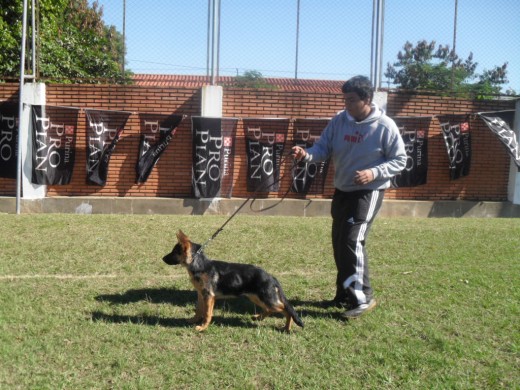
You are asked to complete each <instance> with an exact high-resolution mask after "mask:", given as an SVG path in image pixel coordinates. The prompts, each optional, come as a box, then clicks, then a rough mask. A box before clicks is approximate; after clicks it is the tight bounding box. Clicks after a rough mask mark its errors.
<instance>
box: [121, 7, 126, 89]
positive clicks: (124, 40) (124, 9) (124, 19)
mask: <svg viewBox="0 0 520 390" xmlns="http://www.w3.org/2000/svg"><path fill="white" fill-rule="evenodd" d="M125 58H126V0H123V63H122V64H121V70H122V72H123V74H122V77H123V80H124V79H125Z"/></svg>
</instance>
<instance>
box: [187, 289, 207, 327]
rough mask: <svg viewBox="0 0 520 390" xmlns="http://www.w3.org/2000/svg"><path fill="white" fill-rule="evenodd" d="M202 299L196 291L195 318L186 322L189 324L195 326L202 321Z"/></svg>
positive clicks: (200, 294)
mask: <svg viewBox="0 0 520 390" xmlns="http://www.w3.org/2000/svg"><path fill="white" fill-rule="evenodd" d="M203 307H204V299H203V297H202V293H201V292H200V291H197V306H196V308H195V316H194V317H192V318H190V319H189V320H188V322H189V323H190V324H197V323H199V322H201V321H202V320H203V319H204V309H203Z"/></svg>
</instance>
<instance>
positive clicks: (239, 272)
mask: <svg viewBox="0 0 520 390" xmlns="http://www.w3.org/2000/svg"><path fill="white" fill-rule="evenodd" d="M177 240H178V243H177V244H176V245H175V246H174V247H173V250H172V251H171V252H170V253H169V254H167V255H166V256H164V257H163V261H164V262H165V263H166V264H169V265H176V264H181V265H183V266H184V267H185V268H186V269H187V270H188V274H189V275H190V279H191V283H192V284H193V286H194V287H195V289H196V290H197V309H196V311H195V317H193V319H191V320H190V322H192V323H197V324H199V325H198V326H197V327H196V328H195V329H197V330H198V331H203V330H206V329H207V328H208V326H209V324H210V323H211V319H212V317H213V307H214V305H215V299H217V298H229V297H238V296H246V297H247V298H249V300H250V301H251V302H253V303H254V304H256V305H258V306H260V307H261V308H262V309H263V312H262V313H261V314H258V315H255V316H253V319H254V320H263V319H264V318H265V317H267V316H270V315H271V314H273V313H282V314H283V315H284V316H285V319H286V322H285V326H284V327H283V330H284V331H286V332H290V330H291V325H292V322H293V321H294V322H296V324H297V325H299V326H301V327H302V328H303V322H302V320H301V319H300V318H299V317H298V315H297V314H296V311H295V310H294V308H293V307H292V306H291V304H290V303H289V302H288V301H287V298H286V297H285V294H284V293H283V291H282V286H281V285H280V283H279V282H278V280H276V278H275V277H273V276H272V275H269V274H268V273H267V272H266V271H264V270H263V269H261V268H259V267H255V266H254V265H250V264H237V263H226V262H223V261H217V260H210V259H208V258H207V257H206V255H205V254H204V253H203V252H202V251H199V249H200V248H201V246H200V245H199V244H195V243H193V242H191V241H190V239H189V238H188V236H186V235H185V234H184V233H183V232H182V231H181V230H179V232H178V233H177Z"/></svg>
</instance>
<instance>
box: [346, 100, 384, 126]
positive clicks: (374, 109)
mask: <svg viewBox="0 0 520 390" xmlns="http://www.w3.org/2000/svg"><path fill="white" fill-rule="evenodd" d="M344 112H345V115H346V116H347V119H348V120H349V122H356V123H358V124H362V123H371V122H374V121H376V120H378V119H379V118H381V116H382V115H383V114H384V113H385V111H384V110H383V109H382V108H380V107H379V106H378V105H377V104H376V103H371V104H370V114H368V116H367V117H366V118H365V119H363V120H362V121H360V122H358V121H356V119H355V118H354V117H352V116H351V115H350V114H349V113H348V111H347V110H344Z"/></svg>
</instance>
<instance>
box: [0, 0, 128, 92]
mask: <svg viewBox="0 0 520 390" xmlns="http://www.w3.org/2000/svg"><path fill="white" fill-rule="evenodd" d="M14 3H16V4H14ZM21 3H22V2H21V1H20V2H18V1H17V2H13V1H12V0H0V8H1V10H2V11H1V12H0V76H4V77H18V74H19V73H18V72H19V67H20V41H21V30H22V27H21V26H22V21H21V19H22V4H21ZM38 4H39V8H38V12H37V14H38V16H39V17H38V28H37V30H39V34H38V36H37V53H38V56H37V68H38V71H39V77H41V78H44V79H50V80H56V81H60V82H94V81H97V80H99V79H116V80H121V79H123V77H122V64H123V57H124V56H123V53H124V44H123V37H122V35H121V34H120V33H119V32H118V31H117V30H116V29H115V27H114V26H107V25H105V23H104V22H103V19H102V18H103V8H102V7H100V6H99V5H98V3H97V1H95V2H94V3H93V4H92V6H89V4H88V1H87V0H40V1H39V2H38ZM29 26H30V24H29ZM126 76H128V74H127V75H126Z"/></svg>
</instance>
